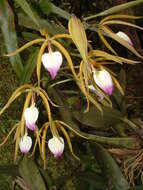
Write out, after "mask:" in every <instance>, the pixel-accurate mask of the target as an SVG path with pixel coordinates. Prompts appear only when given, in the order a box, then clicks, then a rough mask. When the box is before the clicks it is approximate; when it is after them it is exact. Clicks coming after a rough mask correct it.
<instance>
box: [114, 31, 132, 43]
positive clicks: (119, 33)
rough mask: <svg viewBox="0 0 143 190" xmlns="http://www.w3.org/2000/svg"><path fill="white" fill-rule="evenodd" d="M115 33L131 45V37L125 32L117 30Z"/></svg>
mask: <svg viewBox="0 0 143 190" xmlns="http://www.w3.org/2000/svg"><path fill="white" fill-rule="evenodd" d="M116 35H117V36H119V37H120V38H122V39H123V40H125V41H126V42H128V43H129V44H130V45H131V46H133V43H132V41H131V39H130V38H129V36H128V35H127V34H126V33H124V32H121V31H119V32H117V33H116Z"/></svg>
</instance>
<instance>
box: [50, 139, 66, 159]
mask: <svg viewBox="0 0 143 190" xmlns="http://www.w3.org/2000/svg"><path fill="white" fill-rule="evenodd" d="M48 147H49V150H50V151H51V152H52V153H53V154H54V157H55V158H58V157H60V156H62V154H63V151H64V147H65V144H64V139H63V138H62V137H60V140H59V139H58V138H57V137H55V136H53V138H51V139H50V140H49V141H48Z"/></svg>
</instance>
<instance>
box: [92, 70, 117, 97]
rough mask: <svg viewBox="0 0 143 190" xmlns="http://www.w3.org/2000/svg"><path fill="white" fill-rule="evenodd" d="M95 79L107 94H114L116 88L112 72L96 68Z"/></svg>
mask: <svg viewBox="0 0 143 190" xmlns="http://www.w3.org/2000/svg"><path fill="white" fill-rule="evenodd" d="M93 79H94V81H95V83H96V84H97V85H98V86H99V87H100V88H101V89H102V90H103V91H104V92H105V93H106V94H108V95H109V96H110V95H111V94H112V92H113V88H114V86H113V81H112V78H111V76H110V74H109V73H108V72H107V71H106V70H104V69H102V70H99V71H98V70H94V71H93Z"/></svg>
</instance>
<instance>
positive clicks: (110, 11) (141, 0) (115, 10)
mask: <svg viewBox="0 0 143 190" xmlns="http://www.w3.org/2000/svg"><path fill="white" fill-rule="evenodd" d="M141 3H143V0H136V1H131V2H128V3H124V4H121V5H117V6H114V7H112V8H110V9H107V10H105V11H103V12H101V13H98V14H96V15H92V16H89V17H87V18H85V19H84V20H90V19H93V18H96V17H99V16H106V15H109V14H114V13H118V12H121V11H123V10H125V9H129V8H131V7H134V6H137V5H139V4H141Z"/></svg>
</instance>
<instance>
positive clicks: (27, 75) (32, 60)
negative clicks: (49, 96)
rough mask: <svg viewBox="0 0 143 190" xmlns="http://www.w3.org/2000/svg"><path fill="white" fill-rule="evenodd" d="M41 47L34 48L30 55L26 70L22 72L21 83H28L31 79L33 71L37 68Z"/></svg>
mask: <svg viewBox="0 0 143 190" xmlns="http://www.w3.org/2000/svg"><path fill="white" fill-rule="evenodd" d="M38 52H39V48H34V52H33V53H32V54H31V55H30V56H29V59H28V60H27V62H26V65H25V66H24V70H23V73H22V79H21V82H20V83H21V84H24V83H28V82H29V81H30V79H31V76H32V73H33V71H34V69H35V68H36V60H37V56H38Z"/></svg>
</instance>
